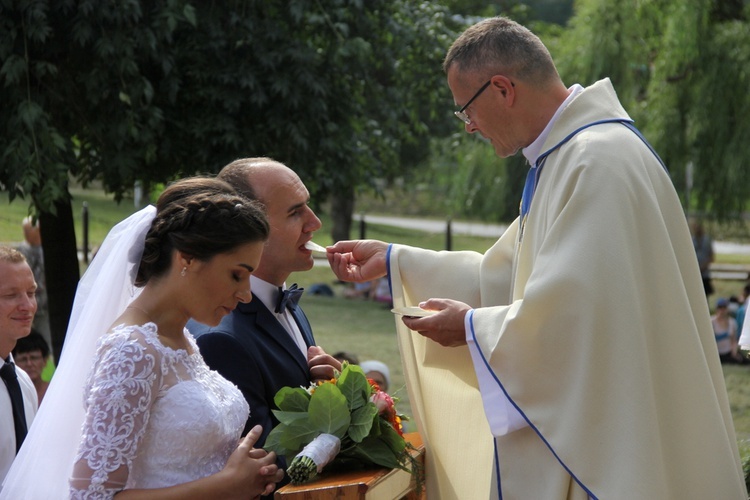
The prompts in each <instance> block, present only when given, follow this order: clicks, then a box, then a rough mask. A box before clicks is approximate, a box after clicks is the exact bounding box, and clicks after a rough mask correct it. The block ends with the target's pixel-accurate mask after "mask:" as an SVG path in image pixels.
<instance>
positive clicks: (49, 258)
mask: <svg viewBox="0 0 750 500" xmlns="http://www.w3.org/2000/svg"><path fill="white" fill-rule="evenodd" d="M55 208H56V209H57V215H53V214H51V213H48V212H42V213H41V214H40V215H39V225H40V229H41V232H42V248H43V250H44V276H45V279H46V280H47V304H48V307H49V326H50V332H51V336H52V346H51V347H52V352H53V354H54V356H55V361H56V362H59V360H60V353H61V352H62V347H63V342H64V341H65V332H66V331H67V329H68V320H69V319H70V312H71V310H72V309H73V299H74V298H75V294H76V287H77V286H78V280H79V278H80V270H79V268H78V251H77V248H76V234H75V228H74V226H73V209H72V207H71V205H70V201H69V200H65V201H57V202H55Z"/></svg>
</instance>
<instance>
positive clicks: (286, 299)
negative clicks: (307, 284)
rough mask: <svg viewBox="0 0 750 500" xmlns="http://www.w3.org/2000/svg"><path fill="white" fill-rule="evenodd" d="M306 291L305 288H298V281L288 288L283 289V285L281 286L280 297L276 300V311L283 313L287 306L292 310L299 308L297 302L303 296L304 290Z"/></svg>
mask: <svg viewBox="0 0 750 500" xmlns="http://www.w3.org/2000/svg"><path fill="white" fill-rule="evenodd" d="M304 291H305V289H304V288H297V283H295V284H293V285H292V286H291V287H289V288H287V289H286V290H282V289H281V287H279V299H278V301H277V302H276V313H277V314H279V313H282V312H284V311H286V309H287V308H289V309H291V310H292V311H294V310H295V309H297V303H298V302H299V299H300V297H302V292H304Z"/></svg>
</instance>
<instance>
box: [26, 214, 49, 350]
mask: <svg viewBox="0 0 750 500" xmlns="http://www.w3.org/2000/svg"><path fill="white" fill-rule="evenodd" d="M22 225H23V238H24V241H23V243H21V244H20V245H18V251H19V252H21V253H22V254H23V255H24V257H26V262H27V263H28V264H29V267H30V268H31V271H32V272H33V273H34V279H35V280H36V303H37V309H36V315H35V316H34V330H36V331H37V332H39V333H40V334H41V335H42V337H44V340H45V342H47V345H52V334H51V333H50V327H49V314H48V308H47V280H46V278H45V277H44V252H43V251H42V232H41V230H40V229H39V221H38V220H37V221H34V220H33V219H32V218H31V217H30V216H29V217H26V218H24V219H23V223H22Z"/></svg>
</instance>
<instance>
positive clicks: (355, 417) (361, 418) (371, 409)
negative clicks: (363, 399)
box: [347, 403, 378, 443]
mask: <svg viewBox="0 0 750 500" xmlns="http://www.w3.org/2000/svg"><path fill="white" fill-rule="evenodd" d="M377 415H378V409H377V407H376V406H375V404H373V403H368V404H366V405H365V406H362V407H361V408H357V409H356V410H354V411H353V412H352V421H351V423H350V424H349V430H348V431H347V434H349V437H350V438H351V439H352V441H354V442H355V443H359V442H361V441H362V440H363V439H364V438H366V437H367V435H368V434H370V431H371V430H372V424H373V421H375V417H377Z"/></svg>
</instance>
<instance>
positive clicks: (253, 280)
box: [250, 275, 307, 359]
mask: <svg viewBox="0 0 750 500" xmlns="http://www.w3.org/2000/svg"><path fill="white" fill-rule="evenodd" d="M282 288H283V289H284V290H286V283H284V286H283V287H282ZM250 289H251V290H252V293H253V300H260V301H261V302H263V305H265V306H266V307H267V308H268V310H269V311H271V313H272V314H273V315H274V316H276V319H278V320H279V323H280V324H281V326H283V327H284V329H285V330H286V331H287V333H289V336H290V337H292V340H293V341H294V343H295V344H297V347H299V350H300V352H301V353H302V355H303V356H304V358H305V359H307V344H306V343H305V339H304V338H303V337H302V332H301V331H300V329H299V326H297V322H296V321H295V320H294V316H293V315H292V313H291V311H289V310H288V309H287V310H286V311H282V312H280V313H277V312H276V302H277V301H278V298H279V287H278V286H276V285H273V284H271V283H269V282H267V281H264V280H262V279H260V278H258V277H256V276H252V275H251V276H250Z"/></svg>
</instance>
